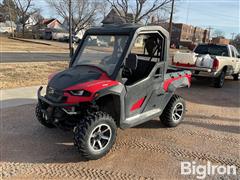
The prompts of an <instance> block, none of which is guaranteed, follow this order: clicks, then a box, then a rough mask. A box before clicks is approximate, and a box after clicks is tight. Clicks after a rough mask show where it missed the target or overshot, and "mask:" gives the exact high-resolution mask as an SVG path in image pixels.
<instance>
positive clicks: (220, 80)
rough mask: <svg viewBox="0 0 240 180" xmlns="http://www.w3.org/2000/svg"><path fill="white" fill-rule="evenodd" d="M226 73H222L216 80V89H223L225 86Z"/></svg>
mask: <svg viewBox="0 0 240 180" xmlns="http://www.w3.org/2000/svg"><path fill="white" fill-rule="evenodd" d="M225 75H226V72H225V71H222V72H221V74H220V75H219V76H218V77H216V78H215V79H214V87H216V88H222V87H223V85H224V80H225Z"/></svg>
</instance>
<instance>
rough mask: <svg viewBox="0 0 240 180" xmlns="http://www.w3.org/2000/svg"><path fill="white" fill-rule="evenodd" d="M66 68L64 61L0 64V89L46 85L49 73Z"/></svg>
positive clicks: (66, 64)
mask: <svg viewBox="0 0 240 180" xmlns="http://www.w3.org/2000/svg"><path fill="white" fill-rule="evenodd" d="M67 67H68V63H67V62H66V61H64V62H62V61H61V62H37V63H36V62H34V63H1V64H0V82H1V83H0V89H6V88H16V87H25V86H34V85H42V84H47V81H48V76H49V75H50V74H51V73H54V72H56V71H60V70H64V69H66V68H67Z"/></svg>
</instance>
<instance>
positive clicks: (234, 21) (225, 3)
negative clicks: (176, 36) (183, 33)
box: [174, 0, 240, 38]
mask: <svg viewBox="0 0 240 180" xmlns="http://www.w3.org/2000/svg"><path fill="white" fill-rule="evenodd" d="M176 8H177V9H176V13H175V14H174V21H175V22H182V23H186V24H191V25H194V26H199V27H203V28H208V27H209V26H211V28H213V29H212V32H214V30H221V31H223V32H224V33H225V36H226V37H227V38H232V35H231V33H236V34H237V33H240V0H180V1H178V2H177V3H176Z"/></svg>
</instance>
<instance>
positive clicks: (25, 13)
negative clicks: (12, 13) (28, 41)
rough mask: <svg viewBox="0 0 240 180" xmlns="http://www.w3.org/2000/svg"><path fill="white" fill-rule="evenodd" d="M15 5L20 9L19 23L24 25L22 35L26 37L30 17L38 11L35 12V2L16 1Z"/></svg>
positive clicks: (30, 0) (28, 0)
mask: <svg viewBox="0 0 240 180" xmlns="http://www.w3.org/2000/svg"><path fill="white" fill-rule="evenodd" d="M14 3H15V5H16V6H17V8H18V11H17V14H18V18H19V22H20V23H21V24H22V34H23V37H24V35H25V27H26V25H27V20H28V18H29V16H30V15H32V14H34V13H35V12H36V10H33V8H32V7H33V0H14Z"/></svg>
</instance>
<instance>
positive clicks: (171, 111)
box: [160, 94, 186, 127]
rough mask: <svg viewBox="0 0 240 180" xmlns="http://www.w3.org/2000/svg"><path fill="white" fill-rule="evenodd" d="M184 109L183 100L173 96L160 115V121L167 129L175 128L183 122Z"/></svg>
mask: <svg viewBox="0 0 240 180" xmlns="http://www.w3.org/2000/svg"><path fill="white" fill-rule="evenodd" d="M185 109H186V106H185V101H184V100H183V98H182V97H180V96H178V95H175V94H174V95H173V96H172V98H171V99H170V101H169V102H168V104H167V106H166V107H165V109H164V111H163V113H162V114H161V116H160V120H161V122H162V123H163V124H164V125H165V126H167V127H176V126H177V125H178V124H180V123H181V121H182V120H183V118H184V115H185Z"/></svg>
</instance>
